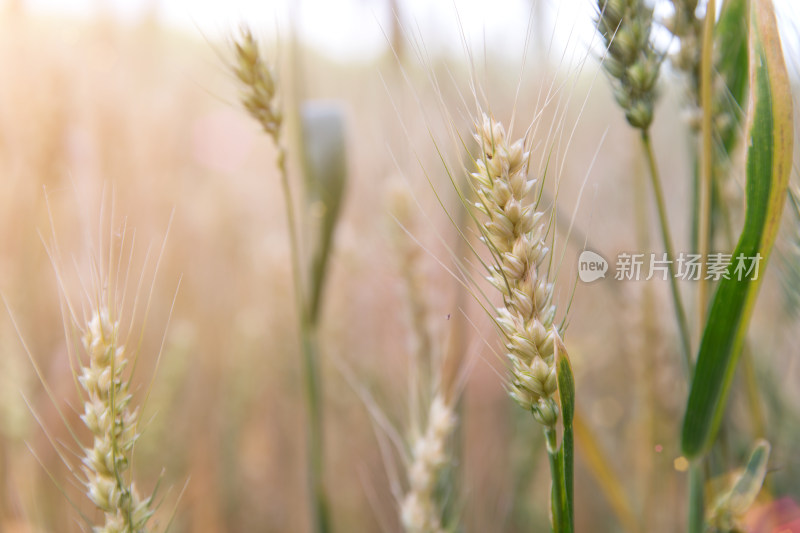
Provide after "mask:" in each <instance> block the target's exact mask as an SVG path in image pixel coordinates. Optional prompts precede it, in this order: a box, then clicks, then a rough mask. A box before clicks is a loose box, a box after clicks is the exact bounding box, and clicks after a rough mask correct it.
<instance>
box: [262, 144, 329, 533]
mask: <svg viewBox="0 0 800 533" xmlns="http://www.w3.org/2000/svg"><path fill="white" fill-rule="evenodd" d="M275 141H276V143H275V144H276V145H277V147H278V161H277V166H278V170H279V171H280V174H281V187H282V189H283V198H284V203H285V204H286V222H287V225H288V232H289V248H290V257H291V267H292V278H293V281H294V292H295V305H296V307H297V312H298V316H299V321H300V343H301V345H302V351H303V374H304V376H303V381H304V385H305V387H304V388H305V396H306V411H307V414H306V421H307V428H306V438H307V443H306V446H307V469H308V474H307V475H308V485H309V498H310V502H309V503H310V505H311V520H312V531H314V532H315V533H328V532H329V531H330V519H329V516H328V503H327V498H326V494H325V484H324V482H323V472H324V460H323V448H324V446H323V427H322V408H321V397H322V384H321V383H320V376H319V348H318V345H317V321H316V315H315V316H313V317H312V316H311V315H310V310H309V304H308V302H307V301H306V297H305V291H304V290H303V270H302V265H301V263H300V251H299V241H298V238H297V222H296V217H295V210H294V199H293V197H292V189H291V185H290V184H289V173H288V172H287V169H286V150H285V149H284V148H283V147H282V146H281V145H280V144H278V139H275Z"/></svg>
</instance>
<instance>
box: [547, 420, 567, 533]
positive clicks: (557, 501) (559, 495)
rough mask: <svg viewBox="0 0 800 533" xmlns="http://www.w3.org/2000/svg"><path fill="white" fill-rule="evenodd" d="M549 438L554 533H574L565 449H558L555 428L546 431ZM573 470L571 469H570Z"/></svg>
mask: <svg viewBox="0 0 800 533" xmlns="http://www.w3.org/2000/svg"><path fill="white" fill-rule="evenodd" d="M544 434H545V437H546V438H547V455H548V457H549V459H550V477H551V480H552V481H551V483H552V485H551V488H550V498H551V499H550V509H551V517H550V518H551V521H552V523H551V526H552V529H553V533H572V531H573V527H572V511H571V508H570V505H569V494H568V491H567V484H568V483H567V471H566V468H565V464H564V448H563V446H562V448H561V449H559V448H558V434H557V432H556V428H555V426H551V427H546V428H545V429H544ZM570 470H571V469H570Z"/></svg>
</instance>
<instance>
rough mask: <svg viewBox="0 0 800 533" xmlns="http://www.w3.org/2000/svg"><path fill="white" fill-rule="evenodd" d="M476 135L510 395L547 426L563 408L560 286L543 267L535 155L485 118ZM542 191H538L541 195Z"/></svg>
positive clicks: (478, 181) (481, 206) (476, 176)
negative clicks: (532, 166) (559, 393)
mask: <svg viewBox="0 0 800 533" xmlns="http://www.w3.org/2000/svg"><path fill="white" fill-rule="evenodd" d="M475 139H476V140H477V141H478V144H479V146H480V147H481V157H480V158H478V159H477V160H476V162H475V164H476V171H475V172H473V173H472V174H471V178H472V179H471V182H472V185H473V187H474V189H475V193H476V194H477V197H478V200H479V201H478V202H477V203H476V207H477V208H478V210H480V211H481V212H483V214H484V215H485V219H484V221H483V222H482V233H483V240H484V241H485V243H486V245H487V246H488V247H489V249H490V250H491V251H492V255H493V256H494V259H495V263H494V265H493V266H491V267H490V275H489V278H488V279H489V281H490V282H491V283H492V285H494V286H495V288H497V290H499V291H500V293H501V294H502V295H503V305H502V306H500V307H499V308H498V310H497V317H496V322H497V324H498V325H499V326H500V328H501V330H502V331H503V333H504V336H505V341H506V342H505V345H506V348H507V350H508V359H509V362H510V368H511V380H510V383H509V385H508V388H509V393H510V395H511V397H512V398H513V399H514V400H516V402H517V403H518V404H519V405H521V406H522V407H523V408H525V409H528V410H530V411H531V412H532V413H533V416H534V418H536V420H537V421H538V422H539V423H541V424H543V425H544V426H546V427H553V426H555V423H556V421H557V420H558V407H557V405H556V402H555V400H554V398H553V395H554V393H555V392H556V387H557V383H556V372H555V366H554V357H553V353H554V351H553V340H554V325H553V320H554V318H555V312H556V309H555V305H553V284H552V283H550V282H549V280H548V276H547V275H546V272H545V271H544V269H543V268H541V267H542V265H543V263H544V260H545V259H546V258H547V257H548V252H549V251H550V250H549V248H548V247H547V245H546V243H545V236H546V226H545V221H546V218H545V216H544V213H543V212H542V211H539V210H537V202H536V199H535V198H534V196H535V195H533V194H532V192H533V189H534V188H535V186H536V183H537V180H536V179H529V178H528V162H529V157H530V152H529V151H527V150H526V147H525V141H524V139H519V140H517V141H514V142H510V141H509V140H508V139H507V137H506V131H505V129H504V128H503V126H502V124H500V123H499V122H497V121H495V120H494V119H492V118H490V117H488V116H487V115H483V120H482V122H480V123H478V124H476V132H475ZM536 196H538V195H536Z"/></svg>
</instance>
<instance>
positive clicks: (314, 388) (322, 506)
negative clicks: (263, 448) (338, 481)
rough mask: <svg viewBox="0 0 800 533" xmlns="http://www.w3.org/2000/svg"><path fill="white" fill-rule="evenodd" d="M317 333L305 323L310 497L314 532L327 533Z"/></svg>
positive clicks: (328, 528) (328, 527) (304, 356)
mask: <svg viewBox="0 0 800 533" xmlns="http://www.w3.org/2000/svg"><path fill="white" fill-rule="evenodd" d="M316 330H317V328H316V325H315V324H312V323H311V322H308V321H306V320H304V321H303V323H302V326H301V332H300V334H301V336H302V344H303V367H304V368H303V369H304V374H305V376H304V378H305V379H304V383H305V395H306V407H307V409H308V420H307V423H308V426H307V438H308V444H307V446H308V450H307V453H308V486H309V489H310V496H311V507H312V520H313V531H315V532H316V533H328V532H329V531H330V530H331V528H330V519H329V516H328V502H327V497H326V494H325V484H324V482H323V426H322V404H321V398H322V389H321V383H320V377H319V347H318V344H317V331H316Z"/></svg>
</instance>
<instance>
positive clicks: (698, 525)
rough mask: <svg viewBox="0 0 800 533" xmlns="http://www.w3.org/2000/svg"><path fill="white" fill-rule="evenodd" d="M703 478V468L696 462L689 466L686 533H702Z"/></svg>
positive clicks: (703, 515) (703, 512) (703, 513)
mask: <svg viewBox="0 0 800 533" xmlns="http://www.w3.org/2000/svg"><path fill="white" fill-rule="evenodd" d="M704 483H705V476H704V474H703V466H702V464H700V463H699V462H697V461H693V462H692V463H691V464H690V465H689V530H688V533H703V528H704V520H705V506H704V503H703V500H704V495H703V490H704V487H703V485H704Z"/></svg>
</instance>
